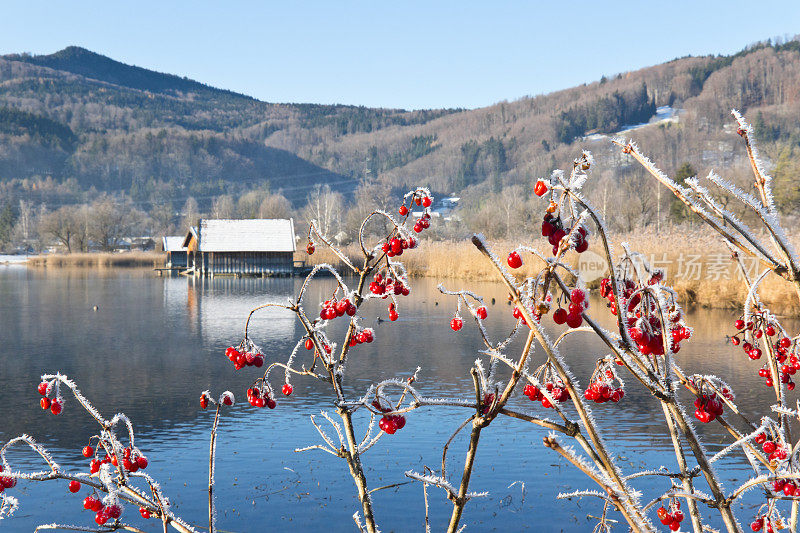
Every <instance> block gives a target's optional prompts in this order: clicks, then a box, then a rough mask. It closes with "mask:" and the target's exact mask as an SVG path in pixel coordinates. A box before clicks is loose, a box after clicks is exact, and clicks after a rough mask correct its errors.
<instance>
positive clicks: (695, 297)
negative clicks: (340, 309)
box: [296, 230, 800, 316]
mask: <svg viewBox="0 0 800 533" xmlns="http://www.w3.org/2000/svg"><path fill="white" fill-rule="evenodd" d="M521 240H527V241H528V242H530V241H531V239H521ZM612 240H613V241H614V242H619V243H622V242H626V243H627V244H628V245H629V247H630V249H631V251H634V252H639V253H641V254H642V255H643V256H644V257H645V259H646V260H647V261H648V262H650V263H652V264H653V266H656V267H659V268H663V269H664V270H665V273H666V281H667V284H669V285H671V286H672V287H673V288H674V289H675V291H676V292H677V294H678V297H679V299H680V300H681V303H682V304H683V305H688V306H702V307H711V308H727V309H731V308H733V309H735V308H741V306H742V304H743V302H744V300H745V298H746V297H747V289H746V286H745V284H744V283H742V279H741V275H740V273H739V269H738V267H737V266H736V264H735V263H734V261H733V260H732V259H731V254H730V251H729V250H728V248H727V247H726V246H725V245H724V244H723V242H722V240H721V239H720V238H719V236H718V235H716V234H711V233H708V232H702V231H681V232H677V231H674V230H671V231H666V232H661V233H660V234H658V235H656V234H655V233H654V232H644V233H637V234H630V235H624V236H621V237H618V236H612ZM517 244H518V243H517V242H510V241H491V243H490V246H491V248H492V250H493V251H494V252H495V253H496V254H497V255H498V256H500V257H501V259H504V258H505V256H506V255H507V254H508V252H510V251H511V250H512V249H513V248H514V247H515V246H516V245H517ZM532 247H534V248H536V249H537V250H539V251H540V252H542V253H543V254H544V255H545V256H549V255H550V254H551V251H550V246H549V245H548V244H547V242H546V241H545V240H544V239H542V238H536V239H535V240H534V242H533V243H532ZM343 251H344V253H345V254H346V255H347V256H348V257H349V258H351V260H352V261H353V262H354V264H356V265H360V264H361V263H362V262H363V259H361V258H360V250H358V248H357V246H353V245H350V246H346V247H344V248H343ZM590 251H591V252H594V253H596V254H600V255H603V251H602V249H601V248H600V246H599V242H598V240H597V238H594V239H593V242H592V246H591V247H590ZM612 254H613V255H614V259H615V261H618V260H619V257H620V256H621V254H622V248H621V247H620V246H619V245H615V246H613V248H612ZM296 258H297V259H302V260H305V261H306V262H308V263H310V264H320V263H330V264H332V265H334V266H336V267H337V268H339V267H341V266H342V264H341V261H340V260H339V259H338V258H337V257H336V256H335V255H334V254H333V253H332V252H331V251H330V250H327V249H325V248H324V247H318V248H317V251H316V252H315V253H314V255H313V256H311V257H308V255H307V254H306V253H305V251H298V254H297V257H296ZM523 258H524V261H525V264H524V265H523V267H522V268H521V269H519V270H518V271H517V272H516V273H518V274H520V275H531V274H535V273H536V271H538V269H540V268H541V267H542V262H541V261H540V260H539V259H534V258H533V256H532V255H530V254H524V255H523ZM569 258H570V260H571V263H572V266H573V267H575V266H577V258H576V257H575V254H574V253H571V254H570V256H569ZM402 261H403V263H404V265H405V266H406V268H407V270H408V272H409V274H410V275H411V276H415V277H432V278H437V279H448V278H450V279H452V278H456V279H466V280H474V281H494V280H497V272H496V271H495V270H494V269H493V268H492V267H491V265H490V264H489V263H488V261H487V260H486V259H485V258H484V257H483V256H482V255H481V253H480V252H478V250H477V249H476V248H475V247H474V246H473V245H472V243H471V242H469V241H467V240H465V241H459V242H456V241H424V242H423V243H422V245H421V246H420V247H419V248H418V249H415V250H411V251H407V252H406V253H404V254H403V256H402ZM746 266H747V267H748V269H749V273H750V276H751V278H753V279H754V278H756V277H757V276H758V275H759V274H760V273H761V272H762V270H763V268H761V267H760V266H759V265H756V264H753V263H752V262H749V263H746ZM598 284H599V278H598V279H597V280H596V281H595V282H593V283H590V284H589V286H590V287H593V288H595V287H596V286H597V285H598ZM759 294H760V296H761V300H762V301H763V302H764V303H765V304H766V305H767V306H769V307H770V309H772V311H773V312H775V313H778V314H782V315H792V316H797V315H800V302H798V301H797V296H796V293H795V291H794V290H793V288H792V286H791V284H789V283H788V282H786V281H785V280H783V279H782V278H780V277H778V276H776V275H774V274H770V275H768V276H767V278H766V279H765V280H764V281H763V283H762V284H761V286H760V291H759Z"/></svg>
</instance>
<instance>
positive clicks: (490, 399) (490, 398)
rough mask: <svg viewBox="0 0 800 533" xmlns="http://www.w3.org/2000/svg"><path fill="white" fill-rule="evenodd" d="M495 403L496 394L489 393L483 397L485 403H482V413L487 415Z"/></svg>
mask: <svg viewBox="0 0 800 533" xmlns="http://www.w3.org/2000/svg"><path fill="white" fill-rule="evenodd" d="M493 403H494V393H491V392H489V393H487V394H484V395H483V401H482V402H481V413H482V414H484V415H485V414H486V413H488V412H489V410H490V409H491V408H492V404H493Z"/></svg>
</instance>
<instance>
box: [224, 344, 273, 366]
mask: <svg viewBox="0 0 800 533" xmlns="http://www.w3.org/2000/svg"><path fill="white" fill-rule="evenodd" d="M240 347H241V345H240ZM225 356H226V357H227V358H228V359H230V360H231V362H232V363H233V367H234V368H235V369H236V370H241V369H242V368H244V367H246V366H254V367H256V368H261V367H262V366H263V365H264V356H263V355H262V354H260V353H257V352H255V353H254V352H251V351H248V350H244V351H239V349H237V348H234V347H233V346H228V348H227V349H226V350H225Z"/></svg>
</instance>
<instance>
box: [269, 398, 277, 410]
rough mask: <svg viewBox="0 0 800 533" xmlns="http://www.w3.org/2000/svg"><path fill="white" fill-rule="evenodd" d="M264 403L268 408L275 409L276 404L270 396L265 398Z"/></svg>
mask: <svg viewBox="0 0 800 533" xmlns="http://www.w3.org/2000/svg"><path fill="white" fill-rule="evenodd" d="M266 403H267V407H269V408H270V409H275V406H276V405H277V404H276V403H275V400H273V399H272V398H267V400H266Z"/></svg>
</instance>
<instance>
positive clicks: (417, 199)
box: [384, 193, 433, 257]
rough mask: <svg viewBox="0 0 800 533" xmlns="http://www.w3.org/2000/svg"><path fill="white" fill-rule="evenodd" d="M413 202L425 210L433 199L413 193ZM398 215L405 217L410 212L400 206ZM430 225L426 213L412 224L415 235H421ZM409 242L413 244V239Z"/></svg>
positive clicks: (428, 215)
mask: <svg viewBox="0 0 800 533" xmlns="http://www.w3.org/2000/svg"><path fill="white" fill-rule="evenodd" d="M413 202H414V203H415V204H417V205H419V206H422V207H424V208H425V209H428V208H429V207H430V206H431V205H432V204H433V199H432V198H431V197H430V196H428V195H427V194H423V193H415V194H414V197H413ZM398 213H400V216H402V217H404V216H407V215H408V214H409V213H410V211H409V209H408V207H406V205H405V204H403V205H401V206H400V209H398ZM430 225H431V215H430V213H428V212H427V211H426V212H425V213H423V215H422V216H421V217H419V218H418V219H417V220H416V221H415V222H414V231H415V232H417V233H421V232H422V230H425V229H428V228H429V227H430ZM410 240H411V241H412V242H413V239H410ZM415 245H416V244H415ZM408 247H409V248H413V247H414V246H408ZM384 252H386V250H384ZM401 253H402V252H401ZM387 255H388V252H387ZM397 255H400V254H397ZM389 257H391V256H389Z"/></svg>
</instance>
